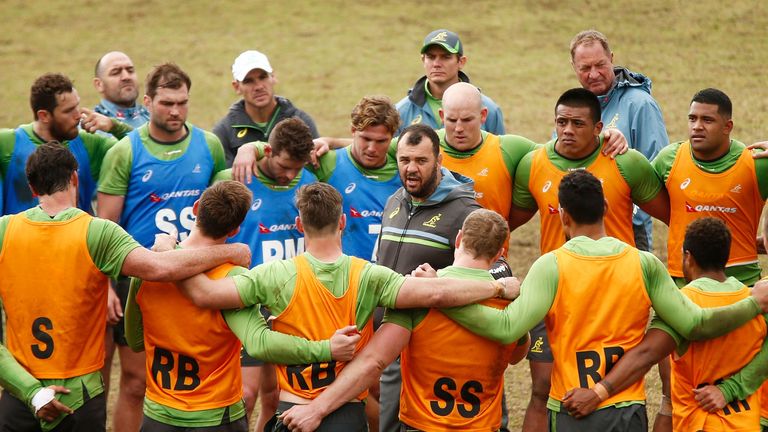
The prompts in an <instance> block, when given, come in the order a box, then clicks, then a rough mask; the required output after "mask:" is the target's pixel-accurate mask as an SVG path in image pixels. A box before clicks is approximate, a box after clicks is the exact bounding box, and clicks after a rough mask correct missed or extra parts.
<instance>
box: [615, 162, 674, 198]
mask: <svg viewBox="0 0 768 432" xmlns="http://www.w3.org/2000/svg"><path fill="white" fill-rule="evenodd" d="M616 165H617V166H618V168H619V172H620V173H621V176H622V177H624V180H626V182H627V184H628V185H629V188H630V190H631V194H632V201H633V202H635V203H637V204H645V203H647V202H648V201H650V200H652V199H654V198H655V197H656V195H658V194H659V191H661V188H662V187H663V185H662V184H661V180H660V179H659V177H658V176H657V175H656V172H655V171H654V170H653V166H651V163H650V162H648V159H646V158H645V156H643V155H642V154H641V153H640V152H638V151H637V150H634V149H630V150H629V151H628V152H626V153H624V154H623V155H619V156H617V157H616Z"/></svg>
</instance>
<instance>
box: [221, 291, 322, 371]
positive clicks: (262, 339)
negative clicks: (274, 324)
mask: <svg viewBox="0 0 768 432" xmlns="http://www.w3.org/2000/svg"><path fill="white" fill-rule="evenodd" d="M223 314H224V319H225V320H226V321H227V325H229V328H230V329H231V330H232V332H233V333H234V334H235V335H236V336H237V338H238V339H240V341H242V342H243V347H245V350H246V351H247V352H248V355H249V356H251V357H253V358H257V359H260V360H263V361H265V362H269V363H278V364H306V363H315V362H327V361H331V360H332V359H331V343H330V340H329V339H325V340H322V341H310V340H307V339H304V338H301V337H298V336H290V335H286V334H283V333H280V332H276V331H272V330H270V329H269V328H268V327H267V322H266V321H264V317H263V316H262V315H261V312H260V311H259V305H254V306H250V307H247V308H243V309H238V310H227V311H224V312H223Z"/></svg>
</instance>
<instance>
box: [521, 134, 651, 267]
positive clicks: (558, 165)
mask: <svg viewBox="0 0 768 432" xmlns="http://www.w3.org/2000/svg"><path fill="white" fill-rule="evenodd" d="M556 143H557V140H553V141H550V142H548V143H547V144H546V145H545V146H544V147H543V148H540V149H538V150H536V151H535V152H532V153H530V154H528V155H526V156H524V157H523V159H522V160H521V162H520V165H519V167H518V170H517V175H516V177H515V189H514V193H513V202H514V204H515V205H516V206H517V207H520V208H523V209H531V210H533V209H538V211H539V215H540V216H541V243H540V248H541V253H542V254H544V253H547V252H549V251H552V250H555V249H557V248H558V247H560V246H562V245H563V243H565V234H563V228H562V224H561V222H560V214H559V213H560V210H559V208H560V202H559V200H558V197H557V194H558V188H559V186H560V181H561V180H562V178H563V177H565V175H566V174H568V172H569V171H571V170H574V169H586V170H587V171H589V172H591V173H592V174H594V175H595V176H596V177H597V178H598V179H600V180H601V183H602V185H603V192H604V194H605V199H606V201H607V202H608V209H607V211H606V214H605V230H606V233H607V234H608V235H609V236H612V237H615V238H618V239H619V240H622V241H624V242H626V243H627V244H630V245H634V243H635V236H634V232H633V230H632V212H633V202H637V203H639V204H643V203H645V202H648V201H650V200H652V199H653V198H655V197H656V195H658V193H659V191H661V188H662V185H661V182H660V181H659V179H658V178H657V177H656V176H655V175H654V172H653V168H652V167H651V165H650V163H649V162H648V160H647V159H645V157H644V156H643V155H642V154H640V153H639V152H637V151H636V150H631V149H630V150H629V151H627V153H625V154H623V155H618V156H617V157H616V158H615V159H611V158H610V157H608V156H606V155H604V154H603V153H602V151H601V150H602V147H603V145H604V143H603V140H602V138H601V139H600V144H599V145H598V146H597V148H596V149H595V151H594V152H592V153H591V154H590V155H589V156H587V157H586V158H584V159H579V160H573V159H567V158H566V157H564V156H562V155H560V154H559V153H558V152H557V150H556V148H555V146H556Z"/></svg>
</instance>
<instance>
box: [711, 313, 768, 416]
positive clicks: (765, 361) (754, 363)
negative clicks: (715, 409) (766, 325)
mask: <svg viewBox="0 0 768 432" xmlns="http://www.w3.org/2000/svg"><path fill="white" fill-rule="evenodd" d="M763 318H764V319H765V320H766V322H768V316H766V315H764V316H763ZM766 379H768V338H765V339H764V340H763V345H762V347H761V348H760V351H759V352H758V353H757V354H756V355H755V356H754V357H753V358H752V360H750V361H749V363H747V364H746V365H744V367H743V368H741V370H739V371H738V372H736V373H735V374H733V375H731V376H730V377H729V378H728V379H726V380H724V381H723V382H722V383H720V384H718V385H717V387H718V388H719V389H720V391H722V392H723V396H724V397H725V401H726V402H730V401H733V400H738V399H745V398H746V397H747V396H749V395H751V394H752V393H754V392H756V391H757V390H758V389H759V388H760V386H762V385H763V382H765V380H766Z"/></svg>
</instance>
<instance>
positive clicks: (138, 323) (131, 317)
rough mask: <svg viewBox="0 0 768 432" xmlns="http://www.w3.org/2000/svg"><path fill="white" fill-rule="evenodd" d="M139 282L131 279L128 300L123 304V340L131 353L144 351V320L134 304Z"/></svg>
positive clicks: (137, 305) (135, 303)
mask: <svg viewBox="0 0 768 432" xmlns="http://www.w3.org/2000/svg"><path fill="white" fill-rule="evenodd" d="M141 282H142V281H141V279H138V278H131V285H130V289H129V290H128V300H127V301H126V302H125V322H124V324H125V340H126V341H127V342H128V346H129V347H130V348H131V350H133V352H141V351H144V319H143V317H142V315H141V308H140V307H139V304H138V303H137V302H136V296H137V295H138V294H139V289H140V288H141Z"/></svg>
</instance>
